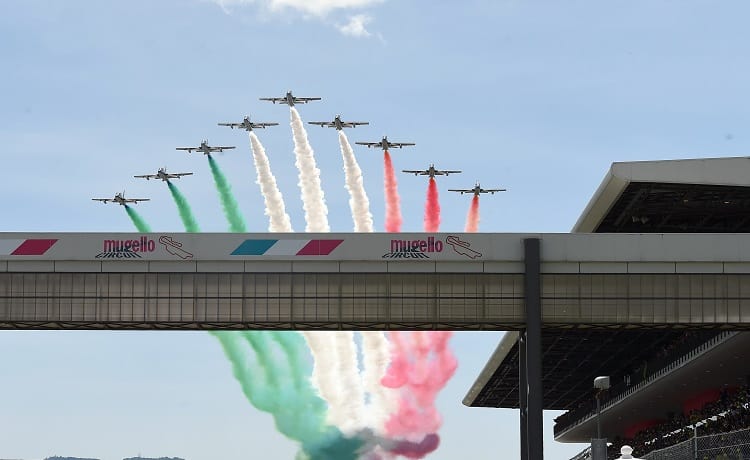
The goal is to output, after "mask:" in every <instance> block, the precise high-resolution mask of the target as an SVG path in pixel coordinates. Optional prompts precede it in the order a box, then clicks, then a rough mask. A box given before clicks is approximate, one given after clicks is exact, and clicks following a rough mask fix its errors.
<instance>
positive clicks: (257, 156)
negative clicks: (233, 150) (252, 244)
mask: <svg viewBox="0 0 750 460" xmlns="http://www.w3.org/2000/svg"><path fill="white" fill-rule="evenodd" d="M250 146H251V147H252V151H253V162H254V163H255V170H256V171H257V174H258V178H257V179H256V181H255V182H256V183H257V184H258V185H260V192H261V193H262V194H263V200H264V201H265V204H266V212H265V214H266V215H267V216H268V218H269V222H268V231H269V232H292V231H293V230H292V222H291V220H290V219H289V214H287V212H286V207H285V206H284V197H283V196H282V195H281V191H280V190H279V187H278V185H276V178H275V177H274V176H273V173H272V172H271V165H270V163H269V162H268V156H267V155H266V149H264V148H263V144H261V143H260V139H258V136H256V135H255V133H254V132H252V131H250Z"/></svg>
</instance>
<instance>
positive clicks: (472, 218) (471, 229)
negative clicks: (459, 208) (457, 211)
mask: <svg viewBox="0 0 750 460" xmlns="http://www.w3.org/2000/svg"><path fill="white" fill-rule="evenodd" d="M464 231H465V232H467V233H476V232H478V231H479V196H478V195H474V198H473V199H472V200H471V207H470V208H469V214H468V215H467V216H466V228H465V229H464Z"/></svg>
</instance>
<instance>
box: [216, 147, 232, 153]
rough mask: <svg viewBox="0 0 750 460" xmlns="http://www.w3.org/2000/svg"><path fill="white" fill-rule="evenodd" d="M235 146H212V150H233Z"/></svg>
mask: <svg viewBox="0 0 750 460" xmlns="http://www.w3.org/2000/svg"><path fill="white" fill-rule="evenodd" d="M233 148H234V147H211V151H212V152H216V151H219V152H223V151H224V150H231V149H233Z"/></svg>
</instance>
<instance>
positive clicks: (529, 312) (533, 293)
mask: <svg viewBox="0 0 750 460" xmlns="http://www.w3.org/2000/svg"><path fill="white" fill-rule="evenodd" d="M523 247H524V266H525V271H524V300H525V302H524V304H525V310H526V329H525V330H524V331H522V332H521V334H520V336H519V348H518V351H519V356H518V364H519V366H518V367H519V372H520V374H521V375H519V377H521V378H519V391H518V395H519V399H520V401H519V402H520V407H521V459H522V460H543V459H544V440H543V432H542V430H543V417H542V297H541V242H540V240H539V238H526V239H524V240H523ZM521 385H523V386H524V388H523V389H522V388H521ZM523 399H525V400H526V401H525V403H524V401H523ZM524 438H525V439H524Z"/></svg>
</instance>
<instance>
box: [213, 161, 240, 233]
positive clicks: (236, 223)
mask: <svg viewBox="0 0 750 460" xmlns="http://www.w3.org/2000/svg"><path fill="white" fill-rule="evenodd" d="M208 164H209V165H210V166H211V174H213V176H214V181H215V182H216V189H217V190H218V191H219V196H220V197H221V206H222V207H223V208H224V215H225V216H227V220H228V221H229V231H231V232H246V231H247V229H246V227H245V221H243V220H242V216H241V215H240V210H239V207H238V206H237V201H236V200H235V199H234V196H232V188H231V187H230V186H229V182H227V178H226V177H224V174H223V173H222V172H221V170H220V169H219V165H217V164H216V161H214V159H213V157H212V156H211V155H208Z"/></svg>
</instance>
